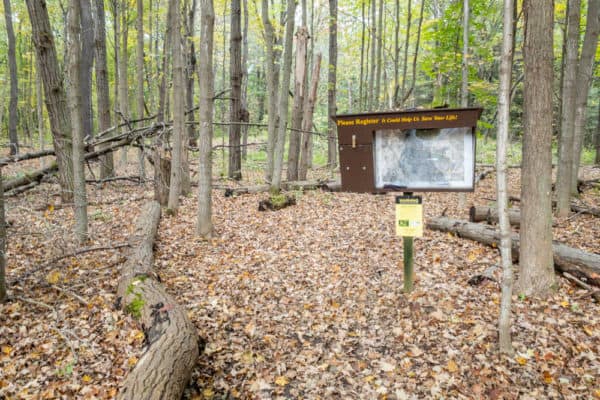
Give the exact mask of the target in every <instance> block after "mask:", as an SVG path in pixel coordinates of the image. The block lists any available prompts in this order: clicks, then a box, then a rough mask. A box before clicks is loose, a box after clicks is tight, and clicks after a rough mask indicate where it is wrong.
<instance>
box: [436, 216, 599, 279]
mask: <svg viewBox="0 0 600 400" xmlns="http://www.w3.org/2000/svg"><path fill="white" fill-rule="evenodd" d="M426 226H427V228H428V229H432V230H437V231H442V232H451V233H454V234H455V235H457V236H459V237H463V238H466V239H471V240H474V241H477V242H479V243H483V244H487V245H488V246H493V247H497V246H498V245H499V243H500V233H499V231H498V230H496V229H494V228H493V227H492V226H489V225H484V224H476V223H472V222H467V221H460V220H455V219H451V218H447V217H439V218H432V219H430V220H428V221H427V223H426ZM511 239H512V240H511V242H512V255H513V259H514V260H515V261H517V260H518V257H519V235H517V234H513V235H512V237H511ZM552 251H553V254H554V267H555V268H556V269H557V270H558V271H560V272H567V273H569V274H571V275H573V276H575V277H577V278H579V279H581V280H582V281H586V282H588V283H591V284H593V285H595V286H600V254H595V253H588V252H586V251H583V250H579V249H575V248H573V247H569V246H566V245H565V244H562V243H559V242H553V244H552Z"/></svg>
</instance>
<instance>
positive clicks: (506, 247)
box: [496, 0, 514, 353]
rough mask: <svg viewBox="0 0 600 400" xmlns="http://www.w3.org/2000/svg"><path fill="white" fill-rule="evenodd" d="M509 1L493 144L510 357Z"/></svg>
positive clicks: (503, 319) (503, 346)
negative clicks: (494, 144)
mask: <svg viewBox="0 0 600 400" xmlns="http://www.w3.org/2000/svg"><path fill="white" fill-rule="evenodd" d="M512 17H513V0H504V25H503V34H502V54H501V60H500V87H499V90H498V92H499V93H498V134H497V144H496V190H497V193H498V195H497V197H498V217H499V220H500V255H501V257H502V299H501V302H500V317H499V319H498V332H499V336H500V338H499V345H500V351H502V352H505V353H512V352H513V347H512V341H511V335H510V326H511V322H510V318H511V317H510V316H511V310H510V308H511V301H512V291H513V271H512V254H511V249H512V243H511V233H512V232H511V229H510V221H509V217H508V190H507V175H506V169H507V168H506V150H507V148H508V130H509V123H510V86H511V78H512V66H513V46H512V44H513V36H514V31H513V18H512Z"/></svg>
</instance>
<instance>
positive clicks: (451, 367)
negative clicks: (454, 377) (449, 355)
mask: <svg viewBox="0 0 600 400" xmlns="http://www.w3.org/2000/svg"><path fill="white" fill-rule="evenodd" d="M446 369H447V370H448V372H456V371H458V365H457V364H456V362H455V361H454V360H450V361H448V364H446Z"/></svg>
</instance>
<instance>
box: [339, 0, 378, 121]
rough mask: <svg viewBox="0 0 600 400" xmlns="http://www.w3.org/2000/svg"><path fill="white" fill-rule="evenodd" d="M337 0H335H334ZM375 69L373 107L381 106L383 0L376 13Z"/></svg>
mask: <svg viewBox="0 0 600 400" xmlns="http://www.w3.org/2000/svg"><path fill="white" fill-rule="evenodd" d="M336 1H337V0H336ZM377 18H378V19H377V25H378V26H377V31H378V32H379V35H378V36H377V61H376V65H377V69H376V72H375V108H376V109H379V108H380V107H381V67H382V65H383V58H382V57H383V56H382V55H383V37H384V32H383V0H379V13H378V15H377Z"/></svg>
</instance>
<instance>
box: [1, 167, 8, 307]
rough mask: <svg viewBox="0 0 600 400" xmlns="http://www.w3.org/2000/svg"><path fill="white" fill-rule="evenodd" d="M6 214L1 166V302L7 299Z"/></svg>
mask: <svg viewBox="0 0 600 400" xmlns="http://www.w3.org/2000/svg"><path fill="white" fill-rule="evenodd" d="M6 238H7V235H6V216H5V212H4V188H3V186H2V167H0V303H2V302H3V301H4V300H5V299H6V247H7V246H6Z"/></svg>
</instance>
